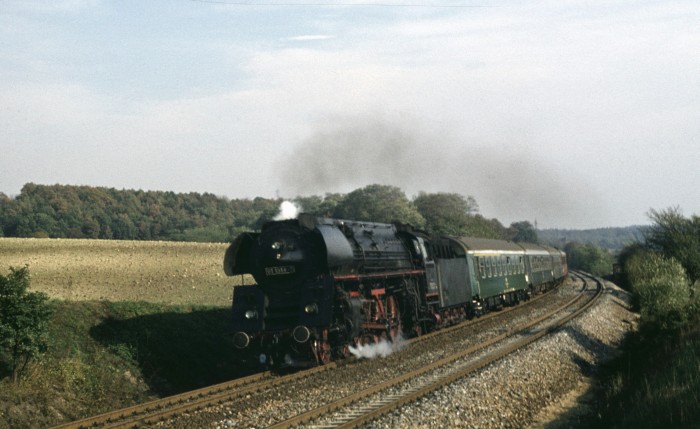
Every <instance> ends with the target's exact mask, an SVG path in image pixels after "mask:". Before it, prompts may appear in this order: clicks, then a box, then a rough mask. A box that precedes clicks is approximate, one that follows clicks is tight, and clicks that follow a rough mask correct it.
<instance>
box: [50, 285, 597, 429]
mask: <svg viewBox="0 0 700 429" xmlns="http://www.w3.org/2000/svg"><path fill="white" fill-rule="evenodd" d="M599 287H600V286H599ZM551 292H553V291H550V293H551ZM581 292H583V289H582V291H581ZM582 296H584V294H583V293H580V294H579V295H577V297H576V298H574V299H572V300H571V301H570V302H568V303H567V305H565V306H561V307H558V308H557V310H556V311H555V312H554V313H556V312H563V311H565V310H564V307H571V306H572V305H575V302H578V301H579V300H580V299H581V297H582ZM544 297H545V295H539V296H537V297H535V298H533V299H532V300H531V301H530V302H529V303H527V304H524V305H519V306H515V307H511V308H507V309H505V310H504V311H499V312H492V313H489V314H488V315H486V316H483V317H481V318H478V319H474V320H471V321H468V322H464V323H461V324H458V325H455V326H452V327H450V328H447V329H443V330H440V331H436V332H433V333H430V334H427V335H424V336H421V337H418V338H415V339H413V340H411V341H410V344H411V346H412V347H413V346H414V345H417V344H419V343H421V342H426V343H428V342H429V340H433V341H434V340H439V339H440V337H441V336H449V335H450V334H451V333H452V332H453V331H459V330H460V329H465V327H469V326H473V325H480V324H482V323H488V321H489V320H490V319H492V318H499V317H507V316H505V315H506V314H508V313H509V312H511V311H512V312H517V311H527V309H528V308H530V306H531V305H532V304H534V303H535V302H537V301H538V300H540V299H542V298H544ZM586 308H587V307H586ZM579 311H585V309H581V310H579ZM514 314H515V313H514ZM577 314H579V313H572V314H570V315H568V316H566V317H568V319H566V321H568V320H570V319H571V318H573V317H575V316H576V315H577ZM550 317H552V316H551V314H547V315H543V316H540V317H539V318H538V319H537V320H536V321H532V322H529V323H528V324H525V325H523V326H521V327H519V328H513V329H509V330H508V332H505V333H502V334H500V335H498V336H496V337H493V338H491V339H489V340H487V341H482V342H481V343H479V344H476V345H474V346H471V347H468V348H467V349H465V350H463V351H461V352H460V353H456V354H454V355H452V356H448V357H445V358H443V359H440V360H439V361H437V362H435V363H434V364H432V365H425V366H422V367H421V370H418V371H413V372H408V373H406V374H404V375H403V376H401V377H395V378H391V379H389V380H387V381H385V382H382V383H378V384H376V385H374V386H370V387H368V388H367V389H364V390H362V391H361V392H358V393H357V394H355V395H350V396H347V397H344V398H342V399H340V400H338V401H334V402H332V403H330V404H328V405H327V406H325V407H322V408H323V409H321V408H318V409H315V410H310V411H307V412H305V413H302V414H300V415H299V416H296V417H294V418H292V419H289V420H287V421H285V422H281V423H279V424H277V425H275V426H273V427H280V428H281V427H292V426H295V425H298V424H301V423H303V422H309V421H310V420H311V419H318V418H319V417H321V416H323V415H324V414H327V413H328V412H329V410H334V409H338V408H341V407H347V406H348V405H349V404H354V403H362V402H363V398H368V397H372V396H376V395H377V394H378V392H387V391H389V390H391V389H393V390H396V389H397V388H398V387H397V386H401V385H402V384H405V383H406V381H407V380H412V379H417V378H421V379H423V378H425V379H426V380H429V379H430V378H433V381H426V384H424V385H422V386H421V387H417V388H411V389H406V392H405V393H401V394H400V395H398V396H396V394H395V393H392V394H391V395H394V396H388V395H389V394H387V397H385V398H381V399H378V400H377V402H376V404H375V405H374V406H372V407H369V408H366V409H367V411H366V412H363V413H361V414H363V415H365V417H362V418H360V417H356V418H355V417H354V418H353V419H351V421H355V423H341V424H340V425H338V424H336V425H334V426H333V425H332V426H329V427H351V426H343V424H351V425H359V424H362V422H365V421H367V420H366V419H369V420H371V419H373V418H375V417H376V416H379V415H382V414H383V413H386V412H388V411H387V410H391V409H395V408H396V407H399V406H401V404H404V403H406V402H409V401H412V400H414V399H415V398H418V397H420V396H423V395H425V394H426V393H428V392H430V391H432V390H435V389H437V388H439V387H440V386H441V385H444V384H446V383H449V382H450V380H454V379H455V378H454V377H456V378H460V377H463V376H464V375H465V374H467V373H469V372H473V371H475V370H476V369H478V368H481V367H483V366H485V365H488V363H490V362H491V361H493V360H495V359H498V358H499V357H494V358H493V359H492V360H491V361H488V362H486V361H484V362H481V363H479V364H478V365H477V364H473V365H470V366H468V367H467V368H462V369H461V370H457V369H455V370H454V371H451V373H452V374H453V375H449V376H447V377H437V376H435V375H430V374H431V373H433V374H434V373H436V371H438V370H439V369H440V368H445V367H447V366H449V365H454V362H457V361H459V360H460V359H463V358H465V357H466V356H470V355H474V354H475V353H477V352H478V351H479V350H483V349H485V348H487V347H489V346H492V345H494V344H496V343H498V342H503V341H504V340H506V339H507V338H514V337H515V336H518V335H520V336H521V337H523V339H522V340H523V341H524V339H529V338H531V339H532V341H534V340H536V339H537V338H539V337H541V336H543V335H546V334H547V333H548V332H549V331H550V330H551V329H556V328H554V327H550V328H540V329H539V331H537V332H534V331H532V332H529V333H528V332H526V331H527V330H528V329H533V327H534V326H535V325H536V324H537V323H542V321H543V320H546V319H548V318H550ZM562 320H563V319H562ZM566 321H562V322H561V323H562V324H563V323H566ZM529 342H531V341H528V342H527V344H529ZM524 344H525V343H524ZM523 346H524V345H520V346H518V347H516V348H515V349H517V348H519V347H523ZM515 349H513V350H515ZM504 350H505V349H504ZM511 351H512V350H510V351H506V352H503V354H501V356H503V355H505V354H507V353H510V352H511ZM359 362H361V361H359V360H356V359H348V360H346V361H341V362H339V363H331V364H329V365H325V366H322V367H317V368H312V369H310V370H307V371H302V372H298V373H294V374H289V375H286V376H279V375H275V374H272V373H270V372H269V371H268V372H263V373H260V374H255V375H252V376H249V377H245V378H241V379H237V380H233V381H230V382H226V383H222V384H218V385H215V386H211V387H207V388H203V389H198V390H195V391H191V392H185V393H182V394H179V395H175V396H171V397H167V398H163V399H160V400H156V401H152V402H148V403H144V404H140V405H136V406H133V407H128V408H125V409H122V410H116V411H113V412H110V413H105V414H102V415H99V416H94V417H90V418H86V419H82V420H78V421H75V422H70V423H66V424H63V425H60V426H57V427H56V429H59V428H60V429H78V428H98V427H100V428H126V427H135V426H147V425H151V424H156V423H158V422H162V421H164V420H170V419H177V416H180V415H184V414H187V413H192V412H195V411H197V410H202V409H205V408H206V407H209V406H213V405H216V404H221V403H226V402H231V401H234V402H235V401H237V400H239V401H241V402H244V401H245V398H246V397H250V396H251V395H252V396H256V395H257V394H258V393H259V392H265V391H267V390H270V389H275V388H284V386H287V385H292V384H293V383H294V382H298V381H300V380H301V381H303V380H304V379H306V378H312V377H314V376H316V375H319V374H321V373H325V372H327V371H329V370H332V369H334V368H338V367H348V366H352V365H355V364H358V363H359ZM474 365H476V366H474ZM464 371H467V372H464ZM431 386H432V387H431ZM387 398H388V399H387ZM366 401H367V400H365V401H364V402H366ZM370 408H371V409H372V410H374V411H370ZM353 413H354V414H357V411H354V412H353ZM372 416H374V417H372ZM344 420H347V419H344ZM322 427H325V426H322Z"/></svg>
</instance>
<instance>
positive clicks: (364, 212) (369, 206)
mask: <svg viewBox="0 0 700 429" xmlns="http://www.w3.org/2000/svg"><path fill="white" fill-rule="evenodd" d="M334 217H337V218H342V219H352V220H360V221H362V220H364V221H368V222H393V221H398V222H403V223H408V224H411V225H413V226H414V227H418V228H422V227H423V226H424V225H425V219H424V218H423V216H421V214H420V213H418V210H416V207H415V206H414V205H413V204H412V203H411V202H410V201H409V200H408V198H406V194H404V192H403V191H402V190H401V189H399V188H397V187H395V186H387V185H369V186H366V187H364V188H361V189H356V190H354V191H352V192H350V193H349V194H348V195H347V196H346V197H345V199H343V200H342V201H341V202H339V203H338V205H337V206H336V208H335V212H334Z"/></svg>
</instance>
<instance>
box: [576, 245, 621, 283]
mask: <svg viewBox="0 0 700 429" xmlns="http://www.w3.org/2000/svg"><path fill="white" fill-rule="evenodd" d="M564 251H565V252H566V259H567V262H568V263H569V268H571V269H574V270H582V271H586V272H588V273H590V274H593V275H596V276H604V275H608V274H610V273H611V272H612V264H613V257H612V255H611V254H610V253H609V252H607V251H606V250H604V249H601V248H600V247H598V246H595V245H593V244H581V243H576V242H571V243H567V244H566V247H565V248H564Z"/></svg>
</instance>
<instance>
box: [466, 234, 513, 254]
mask: <svg viewBox="0 0 700 429" xmlns="http://www.w3.org/2000/svg"><path fill="white" fill-rule="evenodd" d="M453 239H454V240H457V241H459V242H460V243H461V244H462V245H463V246H464V247H465V249H466V250H467V251H472V252H475V251H478V252H489V251H492V252H494V253H499V252H508V253H524V251H523V248H522V247H520V246H519V245H518V243H514V242H512V241H504V240H493V239H490V238H475V237H459V238H453Z"/></svg>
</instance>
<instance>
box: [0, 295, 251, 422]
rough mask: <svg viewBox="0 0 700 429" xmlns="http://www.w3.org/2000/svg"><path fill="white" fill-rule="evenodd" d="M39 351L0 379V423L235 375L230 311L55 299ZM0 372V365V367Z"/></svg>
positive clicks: (105, 406) (52, 417)
mask: <svg viewBox="0 0 700 429" xmlns="http://www.w3.org/2000/svg"><path fill="white" fill-rule="evenodd" d="M51 306H52V308H53V310H54V315H53V318H52V321H51V325H50V342H49V344H48V350H47V352H46V353H45V355H44V356H43V357H42V358H41V360H39V361H38V362H35V363H34V364H32V365H31V368H30V369H29V371H28V373H27V374H26V376H25V377H24V378H23V380H22V382H21V383H20V384H18V385H13V384H12V383H11V381H10V380H9V379H5V380H3V381H1V382H0V428H33V427H46V426H50V425H54V424H58V423H60V422H64V421H69V420H75V419H78V418H81V417H86V416H89V415H94V414H98V413H101V412H105V411H109V410H112V409H116V408H120V407H125V406H128V405H131V404H134V403H138V402H143V401H146V400H148V399H152V398H154V397H160V396H166V395H170V394H173V393H177V392H181V391H186V390H190V389H195V388H197V387H202V386H206V385H210V384H214V383H218V382H222V381H225V380H228V379H231V378H235V377H236V376H238V375H239V374H238V373H237V369H236V368H235V367H234V366H233V362H234V360H233V358H234V356H233V350H234V347H233V345H232V343H231V341H230V336H229V335H226V333H227V332H229V331H230V325H229V321H230V313H229V309H228V308H217V307H190V306H183V305H178V306H169V305H161V304H152V303H145V302H140V303H133V302H122V303H110V302H59V301H54V302H52V303H51ZM0 371H2V368H0Z"/></svg>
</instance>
